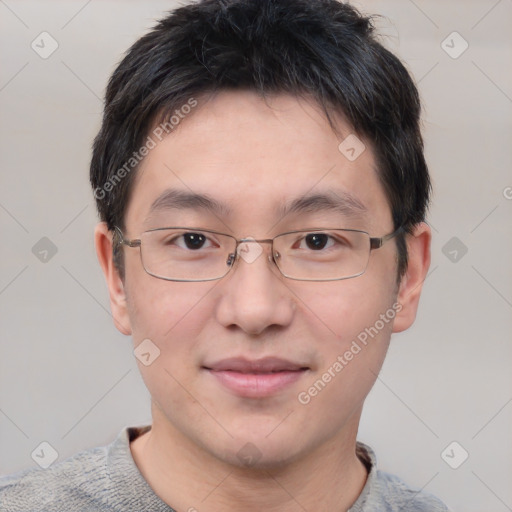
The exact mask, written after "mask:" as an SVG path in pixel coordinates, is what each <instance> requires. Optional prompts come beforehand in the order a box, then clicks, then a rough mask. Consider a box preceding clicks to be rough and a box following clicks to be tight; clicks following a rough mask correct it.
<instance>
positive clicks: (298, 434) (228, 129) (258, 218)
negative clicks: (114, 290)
mask: <svg viewBox="0 0 512 512" xmlns="http://www.w3.org/2000/svg"><path fill="white" fill-rule="evenodd" d="M338 126H339V129H340V132H341V136H339V135H338V136H337V135H335V133H334V132H333V131H332V129H331V128H330V127H329V124H328V122H327V120H326V119H325V118H324V116H323V115H322V113H321V112H320V110H319V108H318V107H317V106H316V105H315V104H314V103H313V102H308V101H306V100H305V99H301V100H299V99H296V98H293V97H290V96H286V95H280V96H274V97H272V98H269V99H267V102H266V103H265V101H264V100H262V99H260V98H259V97H258V96H256V95H255V94H253V93H251V92H240V91H238V92H222V93H221V94H219V95H217V96H216V97H214V98H213V99H210V100H209V101H204V102H201V101H199V103H198V106H197V107H196V108H195V109H194V112H193V113H191V114H190V115H189V116H188V117H187V118H185V119H184V120H182V121H181V123H180V125H179V127H178V128H176V129H175V130H174V131H173V132H172V133H171V134H170V135H169V136H167V137H166V138H164V139H163V140H162V141H161V142H159V143H158V144H157V145H156V147H155V148H154V149H152V150H151V151H150V153H149V154H148V155H147V157H146V158H145V159H144V161H143V162H142V164H141V167H140V169H139V170H138V171H137V172H138V174H137V176H136V179H135V183H134V188H133V193H132V196H131V198H130V203H129V205H128V208H127V212H126V217H125V233H124V236H125V238H126V239H132V238H139V237H140V235H141V233H142V232H144V231H145V230H148V229H153V228H158V227H166V226H191V227H202V228H204V229H206V228H207V229H211V230H214V231H220V232H223V233H229V234H232V235H233V236H235V237H237V238H244V237H252V238H254V239H269V238H273V237H274V236H276V235H278V234H280V233H284V232H287V231H293V230H299V229H308V228H318V227H333V226H336V227H339V228H347V229H357V230H364V231H367V232H368V233H370V235H371V236H379V237H380V236H383V235H385V234H387V233H390V232H392V231H393V223H392V220H391V213H390V208H389V205H388V203H387V200H386V196H385V194H384V191H383V188H382V186H381V184H380V182H379V179H378V175H377V172H378V171H377V169H376V167H375V160H374V157H373V153H372V149H371V147H370V144H369V143H368V142H366V141H365V145H366V149H365V150H364V151H363V152H362V154H361V155H360V156H359V157H358V158H356V159H355V160H353V161H351V160H349V159H348V158H347V157H346V156H345V154H343V153H342V152H341V151H340V150H339V149H338V146H339V144H340V143H341V142H342V140H343V139H344V138H346V137H347V136H348V135H350V134H351V133H352V132H351V130H350V128H349V126H347V125H346V124H344V122H343V120H342V119H339V125H338ZM171 189H173V190H178V191H184V192H188V193H195V194H203V195H207V196H208V197H209V198H211V199H214V200H215V201H216V202H218V203H220V204H222V205H223V209H222V210H219V211H216V212H212V211H209V210H208V209H205V208H188V207H187V208H175V207H172V205H169V204H168V205H167V207H165V206H162V207H161V208H159V209H157V210H155V211H153V212H151V211H150V210H151V206H152V204H153V203H154V202H155V200H156V199H157V198H159V197H161V195H162V194H165V193H166V191H169V190H171ZM332 192H335V193H336V196H337V197H338V199H339V200H340V201H341V202H342V205H341V207H340V208H337V209H335V210H333V209H332V208H325V207H322V205H321V204H320V206H319V207H318V205H317V207H316V208H314V207H310V208H307V209H305V210H299V211H294V212H289V213H288V214H287V215H284V216H283V214H282V207H283V206H284V205H287V204H290V203H291V202H292V201H294V200H295V199H297V198H299V197H302V196H309V195H320V194H325V193H327V194H328V193H331V194H332ZM160 203H162V202H160ZM353 203H358V204H359V206H361V207H362V208H357V209H355V208H351V207H350V205H351V204H352V205H353ZM324 206H325V204H324ZM261 248H262V249H263V251H262V253H261V255H260V256H259V257H257V258H256V259H255V260H254V261H252V262H249V261H246V260H244V259H243V258H239V259H238V260H237V262H236V264H235V267H234V268H233V269H232V270H231V271H230V272H229V273H228V274H227V275H226V276H224V277H223V278H222V279H220V280H217V281H207V282H173V281H165V280H162V279H158V278H155V277H153V276H150V275H148V274H147V273H146V272H145V271H144V269H143V267H142V264H141V260H140V254H139V249H138V248H125V249H124V260H125V279H124V283H123V285H122V293H124V294H125V298H126V301H125V303H124V306H122V307H118V308H117V310H116V311H117V313H116V314H117V316H118V326H120V328H121V330H123V332H125V333H131V334H132V336H133V340H134V344H135V346H137V345H138V344H139V343H141V342H142V341H143V340H145V339H150V340H151V342H152V343H154V344H155V345H156V346H157V347H158V349H159V350H160V356H159V357H158V358H157V359H155V360H154V362H153V363H152V364H150V365H149V366H144V365H143V364H140V363H139V365H140V370H141V372H142V376H143V378H144V381H145V383H146V385H147V387H148V389H149V391H150V393H151V396H152V399H153V406H154V407H153V410H154V425H153V428H154V429H155V431H160V432H164V431H165V432H167V433H168V434H170V435H172V436H174V438H180V439H181V440H182V441H183V442H186V443H190V445H191V446H194V447H196V448H197V449H198V450H201V451H202V452H204V453H206V454H208V455H209V456H213V457H215V458H217V459H220V460H222V461H226V462H228V463H231V464H238V465H240V464H243V459H244V458H245V455H247V454H248V455H252V456H253V463H256V464H259V465H262V466H272V465H276V464H281V463H286V462H289V461H293V460H296V459H300V458H301V457H305V456H307V455H308V454H311V453H313V452H314V451H315V450H317V449H321V447H325V446H327V445H329V444H330V443H333V442H337V441H340V440H342V439H345V440H347V439H352V438H355V435H356V432H357V425H358V420H359V415H360V412H361V408H362V404H363V400H364V398H365V397H366V395H367V393H368V392H369V390H370V388H371V386H372V385H373V383H374V381H375V378H376V376H375V375H376V374H377V373H378V371H379V369H380V367H381V364H382V362H383V359H384V356H385V353H386V350H387V347H388V343H389V338H390V334H391V332H392V330H393V319H395V320H397V321H398V317H399V316H400V312H399V310H400V306H398V307H397V306H396V304H395V303H396V301H397V289H396V246H395V242H394V241H390V242H388V243H386V244H385V245H384V246H383V247H381V248H380V249H378V250H376V251H372V253H371V256H370V261H369V264H368V267H367V269H366V272H365V273H364V274H363V275H361V276H359V277H356V278H352V279H347V280H338V281H328V282H315V281H309V282H308V281H295V280H291V279H287V278H285V277H284V276H282V275H281V274H280V272H279V270H278V269H277V268H276V266H275V263H274V262H273V261H271V260H269V257H268V256H269V254H270V247H269V244H266V243H263V244H261ZM399 298H400V297H398V300H399ZM394 304H395V306H394ZM365 333H366V337H365ZM363 340H364V341H363ZM247 443H251V444H249V445H248V444H247ZM246 452H247V454H246Z"/></svg>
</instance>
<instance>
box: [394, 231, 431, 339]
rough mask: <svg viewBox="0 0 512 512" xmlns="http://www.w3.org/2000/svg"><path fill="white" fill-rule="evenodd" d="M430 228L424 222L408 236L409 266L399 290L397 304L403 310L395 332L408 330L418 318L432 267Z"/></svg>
mask: <svg viewBox="0 0 512 512" xmlns="http://www.w3.org/2000/svg"><path fill="white" fill-rule="evenodd" d="M431 239H432V234H431V231H430V227H429V226H428V225H427V224H425V223H424V222H420V223H419V224H416V226H415V227H414V231H413V233H412V234H410V235H409V234H408V235H406V243H407V252H408V259H409V262H408V265H407V272H406V273H405V275H404V276H403V277H402V281H401V282H400V287H399V290H398V297H397V302H398V303H399V304H401V306H402V309H401V310H400V311H399V312H398V313H397V315H396V317H395V322H394V324H393V332H401V331H405V330H406V329H408V328H409V327H410V326H411V325H412V324H413V322H414V320H415V318H416V312H417V310H418V303H419V300H420V294H421V289H422V287H423V281H425V278H426V276H427V272H428V268H429V267H430V242H431Z"/></svg>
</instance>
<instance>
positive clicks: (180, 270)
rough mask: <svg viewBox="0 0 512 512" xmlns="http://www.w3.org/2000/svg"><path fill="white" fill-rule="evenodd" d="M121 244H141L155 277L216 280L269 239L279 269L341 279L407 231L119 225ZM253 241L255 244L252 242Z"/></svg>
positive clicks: (300, 277)
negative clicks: (254, 233)
mask: <svg viewBox="0 0 512 512" xmlns="http://www.w3.org/2000/svg"><path fill="white" fill-rule="evenodd" d="M115 231H116V233H117V237H118V240H117V243H118V244H120V245H125V246H127V247H139V248H140V255H141V261H142V266H143V267H144V270H145V271H146V272H147V273H148V274H149V275H151V276H154V277H157V278H158V279H165V280H167V281H215V280H217V279H221V278H222V277H224V276H225V275H226V274H227V273H228V272H229V271H230V270H231V269H232V268H233V267H234V265H235V262H236V261H237V260H239V259H240V257H242V258H243V259H244V260H245V261H247V262H248V263H252V261H254V260H255V259H256V258H257V257H259V255H260V254H261V253H262V252H263V249H262V248H261V246H260V245H259V244H263V243H269V244H271V253H270V255H269V256H268V259H269V261H273V262H274V263H275V264H276V266H277V268H278V269H279V271H280V272H281V274H282V275H283V276H284V277H287V278H288V279H294V280H297V281H337V280H341V279H350V278H352V277H357V276H360V275H361V274H363V273H364V272H365V270H366V268H367V266H368V262H369V260H370V253H371V251H372V250H374V249H379V248H380V247H382V246H383V245H384V244H385V243H386V242H387V241H388V240H391V239H392V238H393V237H395V236H397V235H398V234H399V233H401V232H402V231H403V228H402V227H399V228H398V229H397V230H396V231H394V232H393V233H390V234H388V235H384V236H382V237H380V238H375V237H370V235H369V234H368V233H367V232H366V231H360V230H356V229H330V228H321V229H309V230H301V231H289V232H287V233H282V234H280V235H277V236H276V237H274V238H269V239H263V240H255V239H253V238H242V239H237V238H235V237H233V236H231V235H227V234H225V233H219V232H218V231H211V230H208V229H201V228H190V227H168V228H156V229H150V230H148V231H144V232H143V233H142V234H141V236H140V238H138V239H134V240H126V239H125V238H124V235H123V232H122V231H121V230H120V229H119V228H118V227H115ZM253 244H254V245H253Z"/></svg>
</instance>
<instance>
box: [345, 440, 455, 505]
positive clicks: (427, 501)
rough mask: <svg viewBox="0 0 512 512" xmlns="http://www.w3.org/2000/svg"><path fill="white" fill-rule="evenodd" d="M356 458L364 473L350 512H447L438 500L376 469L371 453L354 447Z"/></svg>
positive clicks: (363, 445) (373, 455) (363, 446)
mask: <svg viewBox="0 0 512 512" xmlns="http://www.w3.org/2000/svg"><path fill="white" fill-rule="evenodd" d="M357 455H358V457H359V458H360V460H361V461H362V462H363V463H364V464H365V466H366V468H367V469H368V478H367V481H366V484H365V486H364V488H363V491H362V492H361V495H360V496H359V498H358V499H357V501H356V503H354V505H353V506H352V507H351V508H350V512H363V511H364V512H450V509H449V508H448V507H447V506H446V505H445V504H444V503H443V502H442V501H441V500H439V499H438V498H436V497H435V496H433V495H432V494H429V493H427V492H424V491H422V490H421V489H415V488H413V487H410V486H409V485H407V484H406V483H405V482H404V481H403V480H402V479H400V478H398V477H397V476H395V475H391V474H389V473H386V472H384V471H380V470H378V469H377V462H376V457H375V454H374V452H373V450H372V449H371V448H370V447H369V446H367V445H365V444H363V443H357Z"/></svg>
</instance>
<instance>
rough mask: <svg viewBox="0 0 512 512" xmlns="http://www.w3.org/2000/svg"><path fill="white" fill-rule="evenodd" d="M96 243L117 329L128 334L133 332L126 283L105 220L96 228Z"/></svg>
mask: <svg viewBox="0 0 512 512" xmlns="http://www.w3.org/2000/svg"><path fill="white" fill-rule="evenodd" d="M94 244H95V246H96V254H97V256H98V261H99V262H100V265H101V268H102V270H103V274H104V275H105V280H106V281H107V286H108V290H109V295H110V309H111V311H112V317H113V319H114V325H115V326H116V327H117V329H118V330H119V331H120V332H121V333H123V334H126V335H129V334H131V333H132V329H131V325H130V317H129V315H128V309H127V305H126V294H125V290H124V284H123V281H122V280H121V277H120V276H119V272H118V270H117V268H116V267H115V265H114V260H113V257H112V232H111V231H109V229H108V227H107V224H106V223H105V222H100V223H99V224H98V225H97V226H96V229H95V230H94Z"/></svg>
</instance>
